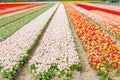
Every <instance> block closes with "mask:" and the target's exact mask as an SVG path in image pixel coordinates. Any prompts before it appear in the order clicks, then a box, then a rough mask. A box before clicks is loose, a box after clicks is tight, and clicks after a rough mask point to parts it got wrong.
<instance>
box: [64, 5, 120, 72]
mask: <svg viewBox="0 0 120 80" xmlns="http://www.w3.org/2000/svg"><path fill="white" fill-rule="evenodd" d="M65 8H66V10H67V13H68V15H69V16H70V18H71V20H72V22H73V25H74V27H75V29H76V31H77V33H78V35H79V38H80V40H81V41H82V44H83V46H84V48H85V50H86V51H87V54H88V58H89V64H90V66H91V67H92V68H94V69H95V70H102V71H105V72H109V71H110V68H111V67H112V68H114V69H118V68H119V67H120V46H119V45H117V44H116V41H115V40H112V39H111V38H110V36H109V35H107V34H105V33H104V32H103V31H102V30H101V29H99V28H97V27H96V25H95V24H93V23H92V22H90V21H89V20H87V19H86V18H85V17H84V16H83V15H81V14H80V13H79V12H78V11H77V10H75V9H74V8H72V7H71V6H70V5H67V4H65ZM109 67H110V68H109Z"/></svg>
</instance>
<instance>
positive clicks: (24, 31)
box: [0, 5, 58, 78]
mask: <svg viewBox="0 0 120 80" xmlns="http://www.w3.org/2000/svg"><path fill="white" fill-rule="evenodd" d="M57 6H58V5H55V6H53V7H52V8H50V9H49V10H47V11H46V12H44V13H43V14H41V15H40V16H39V17H37V18H36V19H34V20H33V21H31V22H30V23H28V24H27V25H25V26H23V27H22V28H21V29H19V30H18V31H17V32H16V33H14V34H13V35H12V36H10V37H9V38H7V39H6V40H4V41H2V42H1V43H0V46H1V47H0V64H1V65H0V66H1V72H2V76H3V77H4V78H13V76H14V75H15V73H16V71H18V70H19V69H20V67H21V66H22V65H23V64H24V62H25V61H26V60H27V58H28V56H29V54H30V51H31V49H32V48H33V47H34V45H35V44H36V40H37V39H38V36H39V35H40V34H41V32H42V30H43V29H44V26H45V25H46V23H47V22H48V21H49V19H50V17H51V16H52V14H53V13H54V11H55V9H56V8H57ZM33 26H34V27H33Z"/></svg>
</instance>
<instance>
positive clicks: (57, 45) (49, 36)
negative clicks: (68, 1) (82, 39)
mask: <svg viewBox="0 0 120 80" xmlns="http://www.w3.org/2000/svg"><path fill="white" fill-rule="evenodd" d="M79 63H80V60H79V57H78V54H77V51H76V47H75V44H74V39H73V36H72V32H71V30H70V28H69V22H68V18H67V15H66V12H65V9H64V6H63V4H61V5H60V6H59V7H58V9H57V11H56V13H55V15H54V17H53V18H52V20H51V22H50V24H49V26H48V28H47V30H46V32H45V34H44V36H43V37H42V40H41V41H40V43H39V46H38V48H37V49H36V50H35V52H34V55H33V57H32V59H31V60H30V62H29V65H30V66H33V65H34V68H33V69H32V73H33V74H34V75H35V76H37V75H39V74H40V73H44V72H47V71H48V70H49V69H50V67H51V65H53V64H56V65H57V69H58V70H59V71H62V70H65V69H70V66H72V65H75V64H78V65H79ZM45 80H46V79H45Z"/></svg>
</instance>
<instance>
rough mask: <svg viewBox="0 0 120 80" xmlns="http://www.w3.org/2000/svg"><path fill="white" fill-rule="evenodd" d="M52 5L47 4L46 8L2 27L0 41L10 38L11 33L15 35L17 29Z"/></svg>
mask: <svg viewBox="0 0 120 80" xmlns="http://www.w3.org/2000/svg"><path fill="white" fill-rule="evenodd" d="M53 5H54V4H48V5H46V6H42V7H40V8H39V9H38V10H37V11H35V12H34V13H32V14H30V15H27V16H25V17H23V18H20V19H18V20H16V21H14V22H12V23H10V24H8V25H5V26H4V27H2V28H0V41H3V40H4V39H6V38H7V37H9V36H11V35H12V34H13V33H15V32H16V31H17V30H18V29H20V28H21V27H22V26H24V25H25V24H27V23H29V22H30V21H31V20H33V19H34V18H36V17H37V16H39V15H40V14H42V13H43V12H44V11H46V10H47V9H49V8H50V7H52V6H53Z"/></svg>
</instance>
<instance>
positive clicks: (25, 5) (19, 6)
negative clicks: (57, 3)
mask: <svg viewBox="0 0 120 80" xmlns="http://www.w3.org/2000/svg"><path fill="white" fill-rule="evenodd" d="M45 4H46V3H41V4H29V5H28V4H24V5H22V4H7V5H11V8H12V9H11V8H10V7H9V6H8V8H10V9H7V10H2V11H1V12H0V16H1V15H6V14H9V13H14V12H18V11H22V10H26V9H30V8H34V7H38V6H42V5H45ZM7 5H5V6H6V7H3V8H7ZM12 5H13V7H12ZM15 5H16V6H15ZM17 5H18V6H17ZM1 6H2V4H0V7H1Z"/></svg>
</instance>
